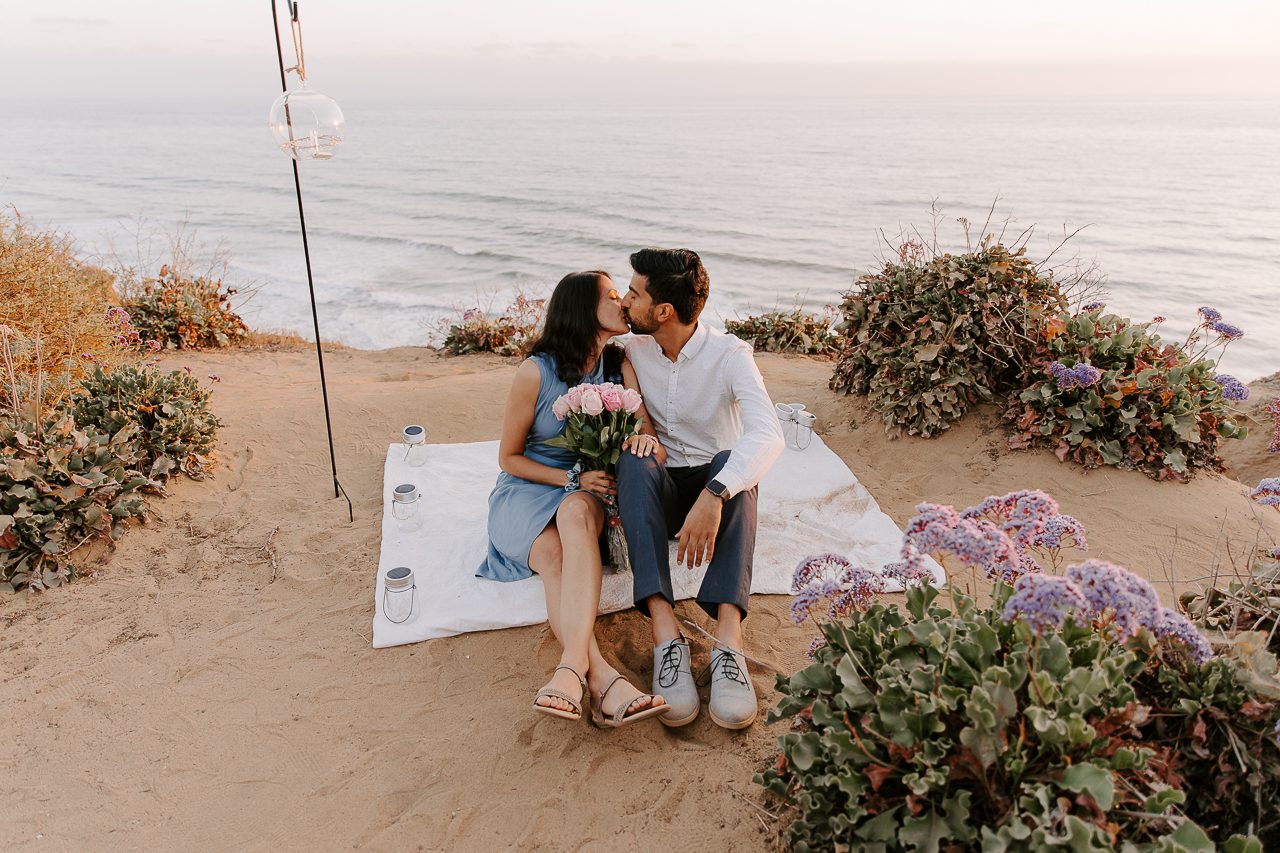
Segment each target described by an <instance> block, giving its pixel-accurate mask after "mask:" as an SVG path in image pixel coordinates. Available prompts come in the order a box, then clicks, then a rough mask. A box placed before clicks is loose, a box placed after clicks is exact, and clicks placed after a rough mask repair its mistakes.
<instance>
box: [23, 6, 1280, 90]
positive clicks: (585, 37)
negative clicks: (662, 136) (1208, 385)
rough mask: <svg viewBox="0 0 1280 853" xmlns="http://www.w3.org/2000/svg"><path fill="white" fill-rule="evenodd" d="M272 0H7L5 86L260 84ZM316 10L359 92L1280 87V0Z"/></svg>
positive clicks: (335, 81)
mask: <svg viewBox="0 0 1280 853" xmlns="http://www.w3.org/2000/svg"><path fill="white" fill-rule="evenodd" d="M284 6H285V4H284V2H283V0H282V2H281V3H280V8H281V10H282V12H283V9H284ZM269 10H270V0H217V2H208V3H197V2H191V0H168V2H159V0H110V2H102V0H59V2H50V0H41V2H22V0H0V71H3V73H4V77H3V79H4V80H5V81H6V83H7V84H9V85H8V87H7V89H6V90H5V91H4V92H3V93H4V94H11V95H23V94H27V95H39V96H47V95H67V96H75V95H92V96H97V95H105V94H120V95H131V96H138V97H157V96H170V95H174V94H181V93H189V94H199V95H209V94H225V95H229V96H236V97H239V96H246V95H255V94H257V93H259V92H260V91H261V90H262V89H263V88H268V89H269V88H270V87H271V84H272V81H273V77H272V75H273V71H274V62H275V56H274V40H273V36H272V32H271V20H270V14H269ZM301 11H302V20H303V24H304V35H305V37H306V47H307V59H308V63H307V64H308V70H309V71H310V73H311V77H312V79H313V82H314V83H315V84H316V86H317V87H318V88H323V89H325V90H326V91H330V92H332V93H333V94H335V95H341V96H352V97H353V96H367V95H375V94H382V95H386V96H391V97H412V96H414V95H423V96H440V95H447V94H458V95H474V94H481V95H512V96H520V95H549V96H559V95H604V94H610V93H623V94H628V95H630V94H643V93H652V94H655V95H673V94H694V95H751V94H756V93H759V92H762V91H763V92H766V93H768V94H778V95H802V94H813V95H840V94H851V95H868V94H872V95H874V94H883V95H890V96H899V95H914V94H940V95H957V94H989V95H1008V94H1014V95H1027V94H1031V95H1034V94H1103V93H1116V94H1186V93H1189V94H1217V93H1221V94H1238V95H1258V94H1264V95H1276V94H1280V47H1277V42H1278V39H1277V36H1280V2H1277V0H1216V1H1215V2H1209V0H1204V1H1203V2H1189V0H1146V1H1145V2H1144V1H1143V0H1074V2H1067V3H1050V2H1034V0H1022V2H1007V0H1005V2H996V0H976V1H975V0H945V2H944V0H913V2H910V3H901V2H892V0H877V1H876V2H861V0H787V2H779V0H768V2H766V0H733V2H728V0H683V2H674V0H648V2H645V3H643V4H641V3H625V4H624V3H618V2H605V1H604V0H596V2H569V0H544V2H541V3H534V2H529V0H470V2H429V0H358V2H357V0H302V3H301ZM282 17H283V16H282ZM286 39H287V35H286ZM288 49H289V47H288V42H287V41H286V50H288ZM277 82H278V79H277Z"/></svg>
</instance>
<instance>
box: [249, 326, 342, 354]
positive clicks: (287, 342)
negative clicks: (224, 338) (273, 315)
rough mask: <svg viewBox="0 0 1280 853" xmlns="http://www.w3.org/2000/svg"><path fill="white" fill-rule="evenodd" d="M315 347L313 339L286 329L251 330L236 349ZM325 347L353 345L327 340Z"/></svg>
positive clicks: (303, 348)
mask: <svg viewBox="0 0 1280 853" xmlns="http://www.w3.org/2000/svg"><path fill="white" fill-rule="evenodd" d="M314 347H315V344H313V343H312V342H311V341H309V340H307V339H306V338H304V337H301V336H300V335H295V334H294V333H293V332H284V331H255V330H253V329H250V330H249V334H247V335H246V336H245V337H244V338H243V339H242V340H241V341H240V342H239V343H237V344H236V349H241V350H250V351H254V352H301V351H302V350H310V349H313V348H314ZM324 348H325V350H326V351H329V350H349V349H351V347H349V346H347V345H346V344H344V343H340V342H338V341H325V342H324Z"/></svg>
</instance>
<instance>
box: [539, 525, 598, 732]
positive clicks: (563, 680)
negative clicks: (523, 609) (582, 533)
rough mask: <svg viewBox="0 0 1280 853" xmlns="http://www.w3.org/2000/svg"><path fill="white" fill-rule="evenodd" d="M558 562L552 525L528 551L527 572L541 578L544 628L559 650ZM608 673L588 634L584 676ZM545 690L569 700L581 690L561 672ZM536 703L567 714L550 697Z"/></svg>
mask: <svg viewBox="0 0 1280 853" xmlns="http://www.w3.org/2000/svg"><path fill="white" fill-rule="evenodd" d="M561 559H562V552H561V547H560V532H559V531H558V530H557V529H556V525H555V522H552V523H551V524H548V525H547V529H546V530H544V531H542V533H540V534H539V535H538V538H537V539H535V540H534V541H533V547H532V548H531V549H530V550H529V568H531V569H533V570H534V571H535V572H537V573H538V577H540V578H542V589H543V592H544V594H545V595H546V599H547V624H549V625H550V626H551V633H552V634H554V635H555V637H556V639H557V640H560V641H561V645H562V646H563V644H564V640H563V634H562V633H561V629H560V587H561V584H562V583H563V576H562V571H561ZM562 662H563V661H562ZM608 669H612V667H610V666H609V664H608V662H607V661H605V659H604V656H603V655H602V654H601V653H600V646H599V644H598V643H597V642H596V635H595V631H592V632H591V647H590V649H589V650H588V664H587V670H588V672H595V671H596V670H600V671H605V670H608ZM586 674H587V673H586V672H584V673H583V675H584V676H585V675H586ZM549 686H551V687H554V688H556V689H557V690H560V691H563V692H565V693H568V694H569V695H570V696H574V695H576V694H577V692H578V690H580V689H581V685H579V684H578V683H577V680H576V679H575V678H574V677H573V676H572V675H571V674H570V673H567V672H565V671H564V670H560V671H558V672H556V673H555V674H554V675H553V676H552V677H551V681H550V682H549ZM583 699H584V701H585V700H586V697H583ZM537 701H538V704H539V705H544V706H546V707H549V708H559V709H560V710H562V711H568V710H569V703H567V702H565V701H564V700H563V699H557V698H555V697H553V696H543V697H542V698H540V699H538V700H537Z"/></svg>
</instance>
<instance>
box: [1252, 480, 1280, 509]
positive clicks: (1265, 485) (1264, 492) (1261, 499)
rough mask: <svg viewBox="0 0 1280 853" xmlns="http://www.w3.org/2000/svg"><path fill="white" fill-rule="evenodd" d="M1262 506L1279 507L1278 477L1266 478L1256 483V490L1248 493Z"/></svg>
mask: <svg viewBox="0 0 1280 853" xmlns="http://www.w3.org/2000/svg"><path fill="white" fill-rule="evenodd" d="M1249 497H1251V498H1253V499H1254V500H1255V501H1257V502H1258V503H1260V504H1262V505H1263V506H1274V507H1280V477H1267V478H1266V479H1264V480H1262V482H1260V483H1258V488H1256V489H1254V490H1253V491H1252V492H1250V493H1249Z"/></svg>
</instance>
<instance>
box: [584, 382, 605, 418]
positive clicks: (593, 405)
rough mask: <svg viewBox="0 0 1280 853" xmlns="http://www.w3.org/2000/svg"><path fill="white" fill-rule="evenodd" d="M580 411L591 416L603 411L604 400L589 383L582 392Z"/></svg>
mask: <svg viewBox="0 0 1280 853" xmlns="http://www.w3.org/2000/svg"><path fill="white" fill-rule="evenodd" d="M582 411H583V412H584V413H585V414H588V415H592V416H595V415H598V414H600V413H601V412H603V411H604V400H602V399H600V392H599V391H597V390H596V389H595V388H594V387H592V386H590V385H588V386H587V388H586V390H585V391H583V392H582Z"/></svg>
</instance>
